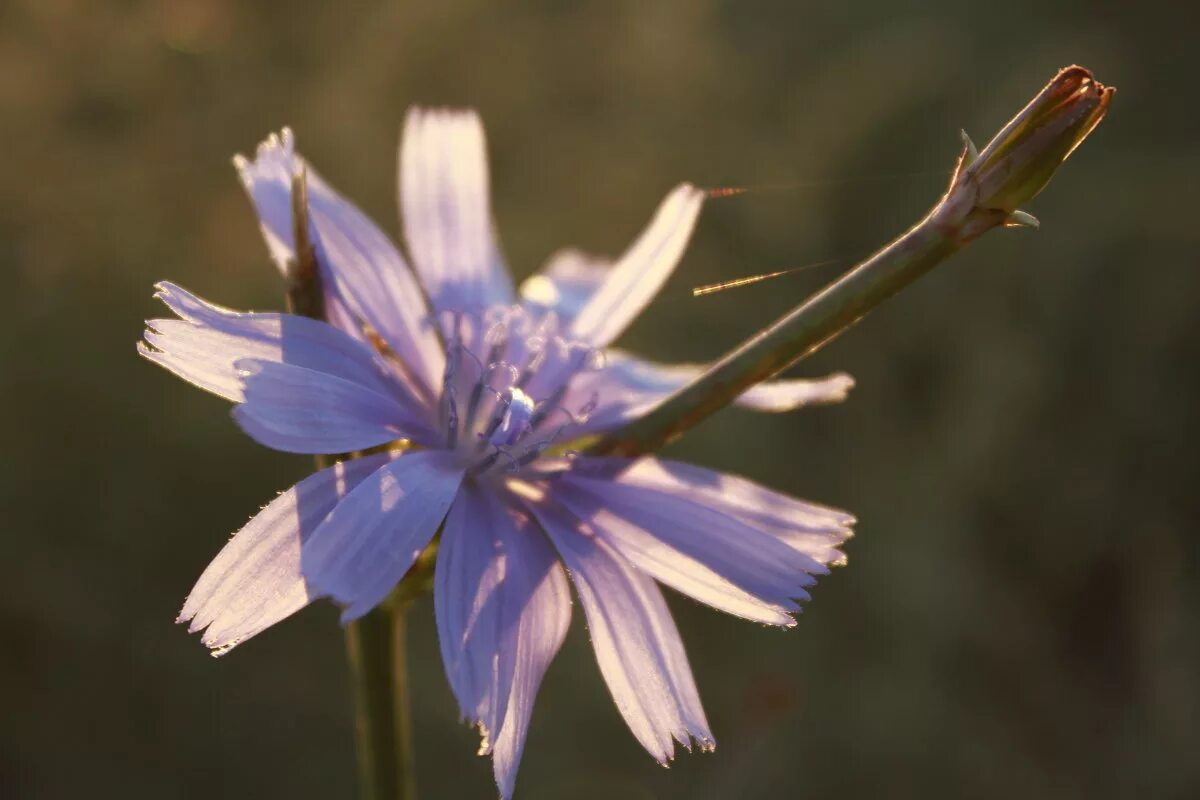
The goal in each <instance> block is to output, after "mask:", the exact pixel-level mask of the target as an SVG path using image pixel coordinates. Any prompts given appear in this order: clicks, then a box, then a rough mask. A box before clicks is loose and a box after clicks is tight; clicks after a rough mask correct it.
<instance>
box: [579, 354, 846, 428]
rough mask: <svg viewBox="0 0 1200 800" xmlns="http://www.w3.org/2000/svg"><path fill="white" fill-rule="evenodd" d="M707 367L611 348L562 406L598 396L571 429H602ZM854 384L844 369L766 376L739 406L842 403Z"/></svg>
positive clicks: (777, 408) (778, 408) (642, 410)
mask: <svg viewBox="0 0 1200 800" xmlns="http://www.w3.org/2000/svg"><path fill="white" fill-rule="evenodd" d="M705 369H707V367H705V366H703V365H699V364H656V363H654V362H652V361H647V360H645V359H643V358H639V357H638V356H635V355H632V354H630V353H626V352H623V351H620V350H608V351H606V352H605V361H604V366H602V367H601V368H600V369H598V370H596V371H594V372H585V373H582V374H581V375H579V376H578V377H577V378H575V380H574V381H573V382H572V383H571V386H570V387H569V388H568V390H567V393H566V394H565V395H564V397H563V400H562V403H561V405H562V406H563V407H564V408H566V409H567V410H569V411H572V412H575V411H578V409H580V408H582V407H583V406H584V405H586V404H587V403H589V402H590V401H591V399H592V398H593V397H594V398H596V400H597V402H598V405H597V407H596V408H595V410H594V411H592V413H591V414H589V415H588V417H587V420H586V421H584V422H582V423H581V424H579V425H578V426H573V427H572V428H571V434H572V435H582V434H585V433H598V432H600V431H606V430H610V429H612V428H616V427H619V426H620V425H623V424H625V423H627V422H629V421H630V420H633V419H636V418H638V417H640V416H643V415H645V414H646V412H648V411H649V410H650V409H652V408H654V407H655V406H657V405H658V404H659V403H661V402H662V401H663V400H665V399H666V398H667V397H669V396H670V395H672V394H674V393H675V392H676V391H678V390H679V389H682V388H683V387H684V386H686V385H687V384H689V383H691V381H692V380H694V379H695V378H697V377H698V376H699V375H700V374H701V373H703V372H704V370H705ZM853 386H854V379H853V378H852V377H850V376H849V375H847V374H846V373H844V372H836V373H834V374H832V375H826V376H825V377H823V378H816V379H807V378H787V379H783V380H776V381H764V382H763V383H760V384H758V385H756V386H753V387H751V388H750V389H747V390H746V391H745V392H744V393H742V395H741V396H740V397H738V399H737V400H736V405H737V406H739V407H741V408H746V409H749V410H751V411H766V412H782V411H793V410H795V409H797V408H801V407H804V406H809V405H821V404H826V403H839V402H841V401H842V400H844V399H845V398H846V394H847V393H848V392H849V390H850V389H851V388H852V387H853Z"/></svg>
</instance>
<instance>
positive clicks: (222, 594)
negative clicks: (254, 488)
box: [177, 453, 394, 655]
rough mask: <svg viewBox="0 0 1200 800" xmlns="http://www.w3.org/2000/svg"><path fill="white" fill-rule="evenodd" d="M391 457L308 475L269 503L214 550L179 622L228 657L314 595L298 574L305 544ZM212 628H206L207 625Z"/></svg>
mask: <svg viewBox="0 0 1200 800" xmlns="http://www.w3.org/2000/svg"><path fill="white" fill-rule="evenodd" d="M393 457H394V456H393V455H391V454H387V453H384V454H380V455H373V456H367V457H365V458H360V459H356V460H353V461H347V462H344V463H342V464H336V465H334V466H332V467H329V468H328V469H323V470H321V471H320V472H316V473H313V474H312V475H309V476H308V477H307V478H305V479H304V480H302V481H300V482H299V483H298V484H296V485H295V486H293V487H292V488H290V489H288V490H287V491H286V492H283V493H282V494H280V495H279V496H278V497H276V498H275V499H274V500H272V501H271V502H270V503H269V504H268V505H267V507H266V508H264V509H263V510H262V511H260V512H259V513H258V514H257V515H255V517H254V518H253V519H251V520H250V522H248V523H246V525H245V527H243V528H242V529H241V530H240V531H238V532H237V533H236V534H234V536H233V538H232V539H230V540H229V542H228V544H226V545H225V547H224V548H223V549H222V550H221V552H220V553H218V554H217V557H216V558H215V559H213V561H212V563H211V564H209V565H208V568H207V569H205V570H204V574H203V575H201V576H200V580H199V581H197V582H196V585H195V586H194V587H193V588H192V591H191V593H190V594H189V595H188V598H187V602H186V603H184V606H183V611H181V612H180V614H179V619H178V620H177V622H188V621H190V622H191V625H189V626H188V630H189V632H191V633H196V632H197V631H200V630H204V636H203V637H202V638H201V641H202V642H203V643H204V644H205V645H206V646H208V647H209V648H211V649H212V650H213V655H223V654H225V653H227V652H229V650H230V649H232V648H233V647H234V646H235V645H237V644H240V643H241V642H244V641H245V640H246V639H249V638H250V637H251V636H254V635H255V634H257V633H260V632H261V631H263V630H265V629H266V628H268V627H270V626H271V625H274V624H275V623H276V622H279V621H280V620H282V619H284V618H285V617H288V616H289V615H291V614H293V613H295V612H296V611H298V610H300V609H301V608H304V606H306V605H308V603H309V602H310V601H311V600H312V599H313V596H312V595H310V593H309V590H308V585H307V584H306V583H305V581H304V578H303V576H302V575H301V574H300V548H301V545H302V544H303V543H304V541H305V539H307V538H308V536H309V535H310V534H311V533H312V532H313V531H314V530H315V529H316V527H317V525H318V524H320V522H321V520H323V519H324V518H325V515H326V514H328V513H329V512H330V511H332V510H333V508H334V507H335V506H336V505H337V504H338V503H339V502H340V501H341V499H342V498H343V497H345V496H346V493H347V492H349V491H350V490H351V489H353V488H354V487H355V486H357V485H358V483H359V482H360V481H362V479H363V478H365V477H367V476H368V475H370V474H371V473H372V472H374V471H375V470H377V469H379V467H381V466H383V465H384V464H386V463H387V462H388V461H390V460H391V459H392V458H393ZM205 629H207V630H205Z"/></svg>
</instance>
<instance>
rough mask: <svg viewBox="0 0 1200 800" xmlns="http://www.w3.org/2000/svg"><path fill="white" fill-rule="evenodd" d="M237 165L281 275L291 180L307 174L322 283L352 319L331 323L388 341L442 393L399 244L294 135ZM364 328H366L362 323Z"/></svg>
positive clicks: (290, 246)
mask: <svg viewBox="0 0 1200 800" xmlns="http://www.w3.org/2000/svg"><path fill="white" fill-rule="evenodd" d="M234 164H235V166H236V167H237V169H238V173H239V175H240V176H241V179H242V183H243V184H244V185H245V187H246V191H247V192H248V193H249V195H250V199H251V200H252V201H253V202H254V207H255V210H256V211H257V212H258V217H259V223H260V225H261V227H262V232H263V237H264V238H265V239H266V242H267V248H268V249H269V250H270V252H271V257H272V258H273V259H274V260H275V262H276V264H277V265H279V267H280V269H281V270H284V269H285V268H286V265H287V264H288V262H290V261H291V260H292V259H293V258H294V255H295V253H294V249H295V242H294V236H293V221H292V179H293V178H294V177H295V176H296V175H297V174H298V173H299V172H300V171H301V170H303V171H304V173H305V179H306V183H307V185H308V204H309V209H310V212H311V220H310V221H311V228H310V235H311V236H312V238H313V239H314V243H315V247H316V251H317V252H316V255H317V262H318V265H319V267H320V269H321V278H322V281H323V282H324V283H325V285H326V289H327V290H332V291H330V292H329V298H330V299H331V300H332V301H334V302H333V303H332V304H333V305H336V304H338V303H341V304H344V305H345V307H346V310H347V311H348V312H349V314H334V315H331V319H332V320H333V321H335V322H336V324H338V325H340V326H345V328H346V329H347V330H348V331H350V332H352V333H355V332H357V333H361V322H366V323H367V324H368V325H369V326H370V327H371V329H372V330H374V331H375V332H376V333H377V334H379V335H380V336H381V337H383V339H384V341H386V342H387V343H388V346H389V347H391V349H392V350H393V352H395V354H396V356H397V357H398V358H399V359H400V361H401V362H403V364H404V365H405V367H406V369H407V370H408V371H409V372H410V373H411V375H412V377H413V378H414V379H415V381H416V382H417V383H418V384H419V385H420V386H422V387H423V389H424V391H425V393H426V394H427V395H432V394H433V393H434V392H435V390H436V389H437V388H439V387H440V385H441V384H440V381H441V372H442V350H441V345H440V343H439V342H438V338H437V335H436V331H435V330H434V329H433V326H432V325H431V324H430V323H429V319H428V311H427V309H426V307H425V302H424V299H423V296H422V294H421V289H420V287H419V286H418V285H417V282H416V280H415V279H414V277H413V275H412V272H411V271H410V270H409V268H408V265H407V264H406V263H405V261H404V257H403V256H402V255H401V254H400V251H399V250H398V249H397V248H396V246H395V245H394V244H393V243H392V241H391V240H390V239H389V238H388V237H387V235H386V234H384V233H383V232H382V231H381V230H380V229H379V228H378V226H376V225H375V223H373V222H372V221H371V220H370V219H369V218H368V217H367V216H366V215H365V214H363V213H362V212H361V211H359V210H358V208H356V207H355V206H354V205H353V204H352V203H350V202H349V201H348V200H346V199H345V198H343V197H342V196H341V195H340V194H338V193H337V192H336V191H335V190H334V189H333V188H332V187H330V186H329V184H327V183H326V182H325V181H324V180H323V179H322V178H321V176H320V175H318V174H317V173H316V172H315V171H314V170H313V169H312V168H311V167H310V166H309V165H308V164H307V163H306V162H305V161H304V159H303V158H301V157H300V156H299V155H298V154H297V153H296V152H295V142H294V139H293V137H292V134H291V131H288V130H286V129H285V130H284V131H283V133H282V134H281V135H280V136H275V135H272V136H271V137H269V138H268V139H267V140H266V141H265V142H263V143H262V144H261V145H259V147H258V151H257V153H256V154H255V158H254V160H253V161H250V160H247V159H245V158H241V157H238V158H236V159H234ZM360 320H361V322H360Z"/></svg>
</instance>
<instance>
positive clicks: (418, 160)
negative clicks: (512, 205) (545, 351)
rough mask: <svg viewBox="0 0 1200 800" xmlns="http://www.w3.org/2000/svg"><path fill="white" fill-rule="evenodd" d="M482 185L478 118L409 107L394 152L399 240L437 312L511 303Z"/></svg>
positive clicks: (483, 153)
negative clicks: (401, 231) (401, 225)
mask: <svg viewBox="0 0 1200 800" xmlns="http://www.w3.org/2000/svg"><path fill="white" fill-rule="evenodd" d="M488 184H489V181H488V163H487V145H486V143H485V140H484V134H483V124H482V123H481V122H480V121H479V116H478V115H477V114H476V113H475V112H474V111H469V110H454V109H423V108H414V109H412V110H410V111H409V113H408V116H407V118H406V119H405V121H404V133H403V138H402V142H401V150H400V211H401V216H402V218H403V221H404V239H405V242H406V243H407V244H408V251H409V254H410V255H411V256H412V259H413V264H414V266H415V267H416V269H417V272H418V273H419V274H420V276H421V282H422V283H423V284H424V286H425V290H426V292H427V293H428V295H429V298H430V301H431V302H432V304H433V307H434V308H435V309H436V310H438V311H445V310H452V311H480V310H482V309H484V308H487V307H488V306H492V305H496V304H505V305H507V304H511V303H512V302H513V290H512V282H511V280H510V278H509V277H508V272H507V269H506V268H505V266H504V260H503V258H502V257H501V255H500V249H499V245H498V244H497V242H496V235H495V231H494V224H493V221H492V212H491V200H490V197H489V193H490V191H491V190H490V188H489V185H488Z"/></svg>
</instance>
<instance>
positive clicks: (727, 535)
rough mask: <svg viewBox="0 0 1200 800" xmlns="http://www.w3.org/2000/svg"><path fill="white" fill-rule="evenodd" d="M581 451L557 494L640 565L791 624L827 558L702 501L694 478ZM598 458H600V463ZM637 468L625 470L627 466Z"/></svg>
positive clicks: (693, 591) (742, 611)
mask: <svg viewBox="0 0 1200 800" xmlns="http://www.w3.org/2000/svg"><path fill="white" fill-rule="evenodd" d="M607 461H608V459H593V458H580V459H578V461H577V464H576V469H574V470H572V471H571V472H568V473H567V474H565V475H563V476H562V477H561V478H560V479H559V480H558V481H557V482H556V483H555V499H557V500H558V501H559V502H560V503H562V504H563V505H565V506H567V507H568V508H569V509H570V510H571V512H572V513H574V514H575V515H576V516H578V517H579V518H580V519H582V520H584V521H585V522H586V523H587V525H588V527H589V528H591V529H593V530H595V531H596V534H597V535H598V536H601V537H603V538H604V539H606V540H607V541H608V542H609V543H610V544H611V545H612V546H613V547H614V548H615V549H616V550H617V551H619V552H620V553H621V554H622V555H623V556H624V557H625V558H627V559H629V561H630V562H631V563H633V565H634V566H636V567H637V568H638V569H640V570H642V571H643V572H645V573H647V574H648V575H651V576H653V577H654V578H656V579H658V580H660V581H662V582H663V583H665V584H667V585H669V586H671V587H673V588H675V589H678V590H679V591H681V592H683V593H684V594H687V595H690V596H691V597H693V598H695V599H696V600H699V601H700V602H703V603H707V604H709V605H711V606H713V607H714V608H718V609H720V610H722V611H727V612H729V613H731V614H736V615H738V616H741V617H745V618H747V619H752V620H756V621H759V622H765V623H768V624H772V625H784V626H790V625H792V624H794V623H793V620H792V618H791V617H790V616H788V613H789V612H792V611H797V610H799V606H797V605H796V604H795V603H794V602H793V598H798V599H801V600H807V599H809V595H808V592H807V591H806V590H805V588H804V587H807V586H811V585H813V584H814V583H815V582H816V580H815V579H814V578H813V577H812V573H821V574H823V573H825V572H827V570H826V568H825V567H824V565H823V563H822V562H820V561H817V560H816V559H814V558H812V557H811V556H810V555H808V554H806V553H802V552H799V551H797V550H795V549H794V548H792V547H790V546H789V545H788V544H786V543H784V542H782V541H780V540H779V539H778V538H776V537H775V536H773V535H772V534H771V533H769V532H768V531H766V530H763V529H762V528H761V527H759V526H756V525H754V524H751V523H749V522H747V521H744V520H742V519H740V518H738V517H735V516H732V515H730V514H727V513H724V512H723V511H722V510H719V509H718V508H714V507H713V505H712V504H709V503H707V502H703V501H697V500H696V499H695V496H694V494H693V493H692V491H691V489H692V485H691V484H683V485H680V484H673V483H670V482H666V481H658V482H654V481H650V480H646V479H645V476H646V473H647V470H645V469H642V470H638V471H634V470H633V469H632V468H630V469H629V470H622V469H621V468H620V466H619V465H628V464H629V463H630V462H628V461H627V460H625V459H620V460H618V462H619V463H618V464H607V463H605V462H607ZM597 462H598V463H597ZM631 471H632V472H634V474H633V476H632V477H630V478H626V475H627V473H628V472H631Z"/></svg>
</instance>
